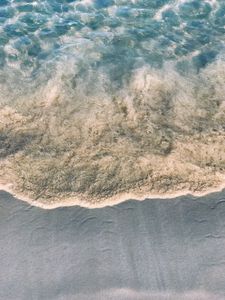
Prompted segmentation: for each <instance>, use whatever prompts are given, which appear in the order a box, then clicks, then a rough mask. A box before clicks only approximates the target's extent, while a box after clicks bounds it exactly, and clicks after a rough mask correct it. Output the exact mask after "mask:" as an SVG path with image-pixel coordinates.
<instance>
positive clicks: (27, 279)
mask: <svg viewBox="0 0 225 300" xmlns="http://www.w3.org/2000/svg"><path fill="white" fill-rule="evenodd" d="M224 248H225V193H224V192H222V193H215V194H211V195H208V196H207V197H202V198H199V199H195V198H192V197H190V196H188V197H186V196H185V197H180V198H176V199H170V200H168V199H164V200H159V199H158V200H153V201H152V200H146V201H143V202H138V201H127V202H124V203H121V204H119V205H116V206H114V207H105V208H102V209H93V210H88V209H85V208H81V207H78V206H74V207H65V208H58V209H54V210H41V209H39V208H36V207H31V206H29V205H28V204H26V203H24V202H21V201H19V200H18V199H15V198H13V197H12V196H10V195H9V194H7V193H5V192H1V193H0V261H1V269H0V299H1V300H14V299H15V300H18V299H19V300H27V299H33V300H51V299H52V300H105V299H107V300H108V299H109V300H116V299H119V300H224V299H225V297H224V295H225V286H224V281H225V268H224V261H225V253H224Z"/></svg>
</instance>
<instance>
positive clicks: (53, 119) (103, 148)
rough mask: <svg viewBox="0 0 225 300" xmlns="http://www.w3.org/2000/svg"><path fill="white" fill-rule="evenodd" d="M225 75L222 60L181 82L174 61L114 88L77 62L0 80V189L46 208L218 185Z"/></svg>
mask: <svg viewBox="0 0 225 300" xmlns="http://www.w3.org/2000/svg"><path fill="white" fill-rule="evenodd" d="M224 70H225V63H224V61H223V60H222V59H221V60H217V62H214V63H213V64H210V65H208V66H207V67H206V68H204V69H202V70H201V71H200V72H199V73H194V72H193V73H189V74H188V75H187V74H186V75H185V76H184V75H181V74H180V73H179V72H178V71H176V68H175V67H174V66H173V64H165V66H164V68H162V69H158V70H156V69H153V68H150V67H142V68H139V69H137V70H135V71H132V72H131V74H130V76H129V77H128V78H127V77H125V78H124V79H123V84H122V85H121V86H120V87H118V86H114V85H113V84H112V82H111V79H110V78H109V77H107V73H106V72H104V70H102V69H101V68H100V69H98V70H91V69H89V70H88V72H83V73H81V72H80V70H79V69H78V70H77V73H76V64H75V65H74V64H73V62H72V60H71V61H67V63H66V62H65V61H63V62H58V64H57V68H56V70H55V73H54V75H52V77H51V78H50V79H49V80H43V78H42V80H39V81H38V80H36V81H35V80H34V81H32V82H25V81H23V80H19V78H18V77H17V78H13V76H12V77H11V79H10V81H9V82H10V86H9V85H8V84H7V83H6V82H5V81H4V80H2V81H1V83H0V84H1V86H0V88H1V98H0V158H1V160H0V167H1V169H0V176H1V183H2V184H5V183H10V184H12V185H13V188H12V189H13V191H15V192H18V193H23V194H25V195H27V196H29V197H31V198H32V199H36V201H37V202H40V203H49V202H53V203H57V202H60V201H62V200H63V199H67V198H71V197H75V198H78V199H82V201H83V202H86V203H99V202H104V203H107V201H108V200H109V199H112V198H113V197H116V196H117V195H120V194H124V193H134V194H138V195H148V194H165V193H174V192H179V191H183V190H189V191H191V192H202V191H206V190H208V189H211V188H212V187H218V186H220V185H221V183H222V182H224V175H225V153H224V142H225V131H224V130H225V127H224V118H225V115H224V113H225V86H224V79H225V71H224ZM7 76H9V75H8V74H7ZM14 77H16V76H14Z"/></svg>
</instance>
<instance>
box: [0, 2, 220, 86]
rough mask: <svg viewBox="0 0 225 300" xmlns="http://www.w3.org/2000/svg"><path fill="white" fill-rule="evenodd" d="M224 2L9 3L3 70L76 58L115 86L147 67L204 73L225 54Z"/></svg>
mask: <svg viewBox="0 0 225 300" xmlns="http://www.w3.org/2000/svg"><path fill="white" fill-rule="evenodd" d="M224 13H225V6H224V1H222V0H221V1H220V0H218V1H211V0H208V1H198V0H195V1H189V0H188V1H185V0H184V1H178V0H152V1H148V0H147V1H146V0H140V1H123V0H93V1H92V0H84V1H72V0H70V1H69V0H68V1H67V0H65V1H63V0H44V1H39V0H37V1H32V0H31V1H22V0H21V1H20V0H9V1H5V0H3V1H1V4H0V32H1V37H0V66H1V68H3V67H9V68H12V69H15V70H17V71H18V72H21V73H22V74H23V76H31V75H34V74H36V73H37V72H38V71H39V70H40V68H49V67H50V66H49V64H50V65H51V64H53V65H54V64H55V63H56V62H57V61H58V60H60V59H63V58H65V57H67V58H66V59H71V58H70V55H71V56H72V57H73V59H75V60H76V61H77V63H78V62H79V63H80V64H82V66H80V71H82V69H85V68H87V67H89V68H101V67H102V68H103V69H104V70H105V71H106V72H107V73H110V76H111V77H112V78H113V79H115V80H116V79H117V80H118V78H120V79H121V76H124V75H128V74H127V73H130V72H131V70H132V69H135V68H140V67H141V66H144V65H150V66H154V67H162V65H163V63H165V62H166V61H175V62H176V65H177V66H178V67H179V68H189V67H191V68H195V69H197V70H199V69H200V68H202V67H205V66H206V65H207V64H208V63H210V62H212V61H213V60H214V59H215V58H216V57H217V56H218V55H220V54H221V51H222V52H223V49H224V34H225V28H224V26H225V17H224Z"/></svg>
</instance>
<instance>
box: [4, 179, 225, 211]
mask: <svg viewBox="0 0 225 300" xmlns="http://www.w3.org/2000/svg"><path fill="white" fill-rule="evenodd" d="M223 189H225V182H224V183H223V184H221V185H219V186H218V187H215V188H210V189H208V190H206V191H202V192H193V191H190V190H182V191H178V192H174V193H162V194H148V195H141V193H140V194H139V195H138V193H136V194H135V193H121V194H118V195H115V196H112V197H109V198H108V200H103V201H102V202H97V203H88V202H87V201H82V200H81V199H79V198H76V197H70V198H67V199H64V200H62V201H59V202H57V203H56V202H54V201H52V203H51V202H50V203H49V204H45V203H42V202H40V201H37V200H32V199H31V198H29V197H28V196H26V195H24V194H22V193H16V192H15V191H13V188H12V184H0V191H5V192H7V193H9V194H11V195H12V196H13V197H15V198H17V200H19V201H23V202H26V203H28V204H30V205H31V206H34V207H38V208H41V209H46V210H52V209H56V208H60V207H72V206H80V207H84V208H88V209H95V208H103V207H109V206H114V205H117V204H119V203H122V202H126V201H129V200H136V201H144V200H162V199H173V198H178V197H182V196H187V195H189V196H193V197H203V196H206V195H210V194H213V193H219V192H222V191H223Z"/></svg>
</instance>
